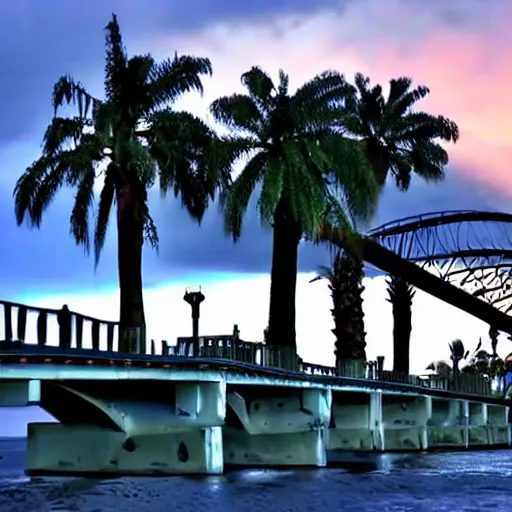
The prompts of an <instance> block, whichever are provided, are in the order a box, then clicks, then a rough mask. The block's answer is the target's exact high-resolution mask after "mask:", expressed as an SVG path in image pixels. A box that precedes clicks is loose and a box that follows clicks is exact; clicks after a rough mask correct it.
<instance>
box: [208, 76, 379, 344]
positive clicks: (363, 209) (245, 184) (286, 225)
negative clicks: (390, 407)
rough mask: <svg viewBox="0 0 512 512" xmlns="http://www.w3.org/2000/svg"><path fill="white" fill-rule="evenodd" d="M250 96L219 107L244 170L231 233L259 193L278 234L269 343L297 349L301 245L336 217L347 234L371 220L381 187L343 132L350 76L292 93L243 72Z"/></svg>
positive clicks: (232, 204)
mask: <svg viewBox="0 0 512 512" xmlns="http://www.w3.org/2000/svg"><path fill="white" fill-rule="evenodd" d="M242 83H243V84H244V86H245V88H246V89H247V92H248V94H233V95H232V96H227V97H223V98H219V99H218V100H216V101H215V102H213V104H212V106H211V112H212V114H213V117H214V119H215V120H216V121H217V122H219V123H221V124H223V125H224V126H225V127H227V128H228V129H229V130H230V131H231V135H230V136H228V137H226V139H225V147H228V148H231V155H232V159H233V160H236V159H237V158H245V160H244V168H243V170H242V171H241V173H240V174H239V176H238V177H237V178H236V179H235V180H234V183H233V185H232V187H231V188H230V189H229V190H228V191H227V193H226V194H225V195H224V197H223V200H222V204H223V208H224V214H225V229H226V231H227V232H228V233H230V234H231V235H232V236H233V238H234V240H235V241H236V240H237V239H238V238H239V237H240V234H241V228H242V220H243V217H244V214H245V212H246V209H247V206H248V203H249V199H250V197H251V195H252V194H253V193H254V192H255V191H256V190H258V193H259V201H258V205H259V215H260V218H261V221H262V223H263V224H264V225H266V226H269V227H271V228H272V229H273V249H272V269H271V288H270V309H269V323H268V343H269V344H271V345H281V346H289V347H296V338H295V290H296V282H297V257H298V246H299V242H300V240H301V238H302V237H303V236H310V235H312V233H313V232H315V230H316V229H317V227H318V225H319V223H320V222H321V221H322V220H324V219H325V218H329V219H330V220H332V222H333V223H335V224H337V225H338V224H339V225H340V226H343V228H345V229H347V230H351V229H352V228H353V217H354V218H358V219H366V218H368V217H370V216H371V214H372V212H373V207H374V205H375V200H376V197H377V185H376V182H375V178H374V176H373V174H372V173H371V171H370V169H369V167H368V165H367V162H366V161H365V158H364V155H363V152H362V151H361V148H360V145H359V144H358V142H357V141H355V140H349V139H347V138H345V137H344V136H343V135H342V134H341V133H339V131H338V130H337V129H336V128H335V124H336V122H337V118H338V114H339V109H340V108H341V106H342V104H343V101H344V97H345V94H346V92H347V90H349V88H348V86H347V84H346V82H345V80H344V79H343V77H342V76H341V75H340V74H338V73H335V72H326V73H323V74H322V75H318V76H316V77H315V78H313V79H312V80H311V81H309V82H307V83H305V84H304V85H303V86H301V87H299V89H298V90H297V91H296V92H295V93H294V94H290V93H289V88H288V75H286V74H285V73H284V72H283V71H280V73H279V82H278V83H277V84H274V82H273V81H272V79H271V78H270V77H269V75H267V73H265V72H264V71H263V70H261V69H260V68H258V67H253V68H251V69H250V70H249V71H248V72H246V73H244V74H243V75H242Z"/></svg>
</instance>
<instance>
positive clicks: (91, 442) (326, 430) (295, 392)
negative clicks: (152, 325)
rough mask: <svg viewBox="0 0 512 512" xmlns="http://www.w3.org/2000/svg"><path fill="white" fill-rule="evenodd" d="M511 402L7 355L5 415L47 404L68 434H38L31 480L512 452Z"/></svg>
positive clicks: (206, 366) (396, 387)
mask: <svg viewBox="0 0 512 512" xmlns="http://www.w3.org/2000/svg"><path fill="white" fill-rule="evenodd" d="M4 348H5V347H4ZM416 382H417V381H416ZM510 403H511V402H510V401H509V399H508V398H505V397H504V396H489V395H483V394H474V393H468V392H461V391H454V390H449V389H438V388H433V387H429V382H428V381H424V382H422V384H421V385H419V384H417V383H416V384H410V383H404V382H389V381H385V380H378V379H376V378H353V377H343V376H335V375H311V374H307V373H304V372H300V371H291V370H287V369H282V368H273V367H269V366H262V365H258V364H254V363H247V362H241V361H232V360H223V359H219V358H206V357H185V356H157V355H141V354H139V355H136V354H120V353H105V352H99V351H92V350H79V349H72V350H62V349H58V348H52V347H41V348H35V347H31V346H27V345H24V346H16V347H13V348H12V349H7V350H3V351H1V352H0V407H7V406H23V405H28V404H38V405H40V406H41V407H42V408H43V409H45V410H47V411H48V412H49V413H50V414H51V415H53V416H54V417H55V418H56V419H57V420H59V422H60V423H47V424H31V425H29V429H28V457H27V471H28V472H29V473H30V474H77V473H78V474H84V473H85V474H88V473H95V474H97V473H106V474H184V473H186V474H191V473H207V474H218V473H221V472H222V471H223V469H224V467H225V466H228V465H233V466H250V467H254V466H288V465H310V466H325V465H327V464H328V463H337V462H342V461H344V460H345V459H346V458H347V457H348V458H351V457H352V456H353V454H354V453H369V452H382V451H414V450H422V451H424V450H429V449H448V450H450V449H461V448H462V449H468V448H475V447H479V448H489V447H497V446H499V447H507V446H510V445H511V443H512V430H511V424H510V414H509V405H510Z"/></svg>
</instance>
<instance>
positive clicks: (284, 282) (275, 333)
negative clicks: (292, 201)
mask: <svg viewBox="0 0 512 512" xmlns="http://www.w3.org/2000/svg"><path fill="white" fill-rule="evenodd" d="M273 235H274V240H273V247H272V271H271V283H270V308H269V320H268V344H269V345H278V346H281V347H293V348H294V349H295V351H296V350H297V344H296V336H295V290H296V287H297V259H298V251H299V241H300V237H301V230H300V228H299V227H298V226H297V224H296V223H295V222H294V221H293V220H292V219H290V216H289V215H287V211H286V206H285V205H284V203H283V202H280V203H279V204H278V206H277V208H276V211H275V214H274V232H273Z"/></svg>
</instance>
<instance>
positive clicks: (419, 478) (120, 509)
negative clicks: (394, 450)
mask: <svg viewBox="0 0 512 512" xmlns="http://www.w3.org/2000/svg"><path fill="white" fill-rule="evenodd" d="M25 446H26V445H25V440H23V439H18V440H0V512H36V511H37V512H50V511H59V512H66V511H80V512H82V511H83V512H111V511H115V512H132V511H133V512H146V511H147V512H189V511H191V512H192V511H193V512H245V511H246V512H278V511H279V512H306V511H307V512H316V511H322V512H330V511H340V512H370V511H372V512H373V511H379V512H388V511H389V512H405V511H411V512H436V511H439V512H441V511H450V512H469V511H471V512H483V511H487V510H491V511H493V512H510V511H511V510H512V492H511V491H512V451H489V452H475V451H474V452H458V453H451V454H447V453H442V454H441V453H433V454H415V455H400V456H399V455H391V454H385V455H380V456H378V457H377V458H376V459H375V460H374V461H372V462H371V463H365V464H363V465H361V464H358V465H352V466H351V467H349V468H344V469H342V468H333V469H302V470H290V471H287V470H284V471H283V470H280V471H276V470H245V471H233V472H228V473H227V474H225V475H223V476H219V477H204V478H198V477H194V478H187V477H172V478H115V479H106V480H95V479H85V478H34V479H29V478H27V477H26V476H25V475H24V473H23V467H24V457H25Z"/></svg>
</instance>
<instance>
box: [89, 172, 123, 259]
mask: <svg viewBox="0 0 512 512" xmlns="http://www.w3.org/2000/svg"><path fill="white" fill-rule="evenodd" d="M118 178H119V170H118V168H117V165H116V164H115V163H113V162H111V163H110V164H109V166H108V167H107V169H106V171H105V180H104V183H103V188H102V189H101V193H100V198H99V203H98V211H97V216H96V228H95V231H94V264H95V266H96V267H97V266H98V263H99V260H100V255H101V251H102V250H103V246H104V245H105V238H106V235H107V229H108V224H109V219H110V211H111V210H112V204H113V203H114V201H115V190H116V181H117V180H118Z"/></svg>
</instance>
